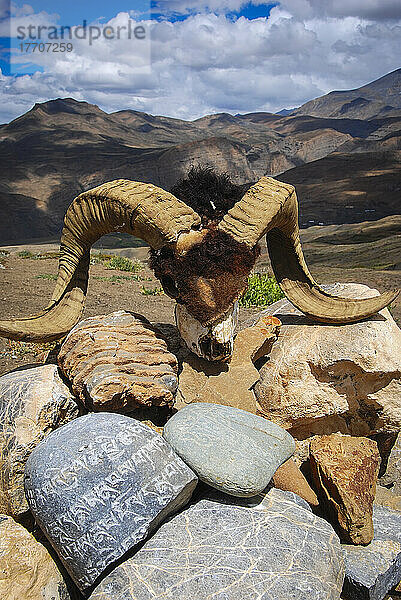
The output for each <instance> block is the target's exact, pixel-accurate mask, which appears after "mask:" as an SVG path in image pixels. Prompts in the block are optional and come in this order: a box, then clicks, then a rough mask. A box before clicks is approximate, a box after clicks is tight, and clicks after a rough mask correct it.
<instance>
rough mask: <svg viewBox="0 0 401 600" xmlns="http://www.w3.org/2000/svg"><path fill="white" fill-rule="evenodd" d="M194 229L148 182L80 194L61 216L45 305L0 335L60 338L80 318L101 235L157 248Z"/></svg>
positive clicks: (175, 203)
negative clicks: (52, 277) (57, 250)
mask: <svg viewBox="0 0 401 600" xmlns="http://www.w3.org/2000/svg"><path fill="white" fill-rule="evenodd" d="M199 224H200V217H199V215H198V214H197V213H196V212H195V211H193V210H192V209H191V208H190V207H188V206H187V205H186V204H184V202H181V201H180V200H178V199H177V198H176V197H175V196H173V195H172V194H170V193H169V192H166V191H164V190H163V189H161V188H159V187H156V186H154V185H152V184H149V183H141V182H137V181H128V180H125V179H118V180H116V181H110V182H108V183H105V184H103V185H100V186H99V187H96V188H94V189H92V190H89V191H87V192H84V193H83V194H80V195H79V196H78V197H77V198H75V200H74V201H73V202H72V204H71V205H70V206H69V208H68V210H67V213H66V215H65V219H64V228H63V233H62V237H61V245H60V261H59V268H58V277H57V282H56V286H55V290H54V293H53V296H52V299H51V302H50V304H49V305H48V306H47V307H46V309H45V310H44V311H43V312H42V313H40V314H38V315H35V316H33V317H28V318H26V319H18V320H17V319H12V320H10V321H0V336H2V337H7V338H9V339H12V340H23V341H32V342H46V341H52V340H56V339H59V338H61V337H63V336H65V335H66V334H67V333H68V332H69V331H70V329H71V328H72V327H73V326H74V325H75V323H76V322H77V321H78V320H79V318H80V316H81V314H82V310H83V305H84V301H85V295H86V290H87V284H88V272H89V256H90V247H91V246H92V244H93V243H94V242H95V241H96V240H98V239H99V238H100V237H102V236H103V235H105V234H106V233H111V232H114V231H119V232H124V233H130V234H132V235H134V236H136V237H139V238H141V239H143V240H144V241H146V242H147V243H148V244H149V245H150V246H151V247H152V248H155V249H158V248H161V247H162V246H164V245H166V244H169V243H173V242H175V241H176V240H177V238H178V236H179V235H180V234H181V233H183V232H188V231H190V230H191V228H192V227H196V226H198V225H199Z"/></svg>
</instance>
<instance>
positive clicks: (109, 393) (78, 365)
mask: <svg viewBox="0 0 401 600" xmlns="http://www.w3.org/2000/svg"><path fill="white" fill-rule="evenodd" d="M58 362H59V366H60V369H61V370H62V372H63V374H64V375H65V377H66V378H67V379H68V380H69V381H70V382H71V386H72V389H73V392H74V394H75V395H76V396H77V397H78V398H80V400H81V401H82V402H83V403H84V404H85V406H86V407H87V408H88V409H90V410H96V411H116V412H130V411H132V410H133V409H135V408H136V407H138V406H162V405H166V406H171V405H172V404H173V401H174V396H175V393H176V390H177V385H178V376H177V370H178V363H177V359H176V357H175V356H174V355H173V354H172V353H171V352H169V351H168V349H167V344H166V342H165V341H164V340H163V339H162V338H161V336H160V335H159V332H158V331H157V329H156V328H155V327H154V326H152V325H151V324H150V323H149V321H148V320H147V319H145V318H144V317H141V316H140V315H134V314H131V313H128V312H125V311H117V312H114V313H111V314H109V315H101V316H97V317H91V318H89V319H85V320H84V321H81V322H80V323H78V325H76V326H75V327H74V329H73V330H72V331H71V332H70V333H69V334H68V336H67V338H66V339H65V341H64V343H63V345H62V347H61V350H60V353H59V356H58Z"/></svg>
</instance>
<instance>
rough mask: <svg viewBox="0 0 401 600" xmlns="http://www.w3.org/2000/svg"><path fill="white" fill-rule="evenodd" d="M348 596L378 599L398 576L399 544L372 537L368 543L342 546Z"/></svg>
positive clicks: (354, 599)
mask: <svg viewBox="0 0 401 600" xmlns="http://www.w3.org/2000/svg"><path fill="white" fill-rule="evenodd" d="M343 548H344V549H345V566H346V574H345V581H344V594H345V595H346V597H347V599H349V600H382V599H383V598H384V597H385V596H386V594H387V592H388V591H389V590H391V589H392V588H393V587H394V586H396V585H397V584H398V583H399V581H400V579H401V544H399V543H398V542H393V541H391V540H373V542H371V543H370V544H369V545H368V546H366V547H363V546H343Z"/></svg>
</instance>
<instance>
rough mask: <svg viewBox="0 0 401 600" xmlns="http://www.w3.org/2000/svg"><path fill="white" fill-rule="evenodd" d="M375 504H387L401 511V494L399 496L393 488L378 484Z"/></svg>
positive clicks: (388, 506)
mask: <svg viewBox="0 0 401 600" xmlns="http://www.w3.org/2000/svg"><path fill="white" fill-rule="evenodd" d="M375 504H378V505H379V506H387V508H392V509H393V510H399V511H400V512H401V496H397V495H396V494H394V493H393V492H392V491H391V490H389V489H388V488H386V487H383V486H381V485H377V486H376V496H375Z"/></svg>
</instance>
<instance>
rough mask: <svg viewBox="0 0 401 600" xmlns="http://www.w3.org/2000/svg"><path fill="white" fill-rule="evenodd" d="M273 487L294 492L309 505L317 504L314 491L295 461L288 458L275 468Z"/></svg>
mask: <svg viewBox="0 0 401 600" xmlns="http://www.w3.org/2000/svg"><path fill="white" fill-rule="evenodd" d="M272 483H273V485H274V487H276V488H278V489H279V490H284V491H286V492H295V494H297V495H298V496H301V498H303V499H304V500H306V502H308V503H309V504H310V505H311V506H318V505H319V501H318V499H317V496H316V494H315V492H314V491H313V490H312V488H311V486H310V485H309V483H308V482H307V480H306V478H305V476H304V475H303V473H302V471H301V470H300V468H299V467H298V465H297V464H296V462H295V461H294V460H293V459H292V458H289V459H288V460H286V461H285V463H283V464H282V465H281V467H279V468H278V469H277V471H276V472H275V474H274V475H273V478H272Z"/></svg>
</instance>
